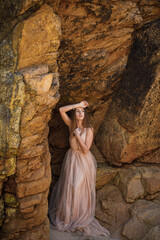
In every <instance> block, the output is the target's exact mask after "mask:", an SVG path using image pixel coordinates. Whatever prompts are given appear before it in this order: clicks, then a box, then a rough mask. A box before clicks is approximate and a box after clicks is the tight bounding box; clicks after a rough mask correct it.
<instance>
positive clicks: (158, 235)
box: [143, 226, 160, 240]
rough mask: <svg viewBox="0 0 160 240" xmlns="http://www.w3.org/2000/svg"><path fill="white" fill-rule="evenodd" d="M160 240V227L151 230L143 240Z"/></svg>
mask: <svg viewBox="0 0 160 240" xmlns="http://www.w3.org/2000/svg"><path fill="white" fill-rule="evenodd" d="M159 239H160V226H156V227H153V228H151V230H150V231H149V233H148V234H146V235H145V237H144V238H143V240H159Z"/></svg>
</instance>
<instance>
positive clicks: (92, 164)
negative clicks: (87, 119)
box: [48, 128, 110, 239]
mask: <svg viewBox="0 0 160 240" xmlns="http://www.w3.org/2000/svg"><path fill="white" fill-rule="evenodd" d="M86 133H87V128H85V129H84V131H83V132H82V133H81V137H82V139H83V141H84V142H85V138H86ZM69 141H70V147H71V148H70V149H69V150H68V151H67V153H66V155H65V158H64V160H63V164H62V170H61V174H60V178H59V180H58V182H57V184H56V185H55V186H54V188H53V191H52V194H51V199H50V205H49V212H48V215H49V219H50V226H51V228H56V229H58V230H60V231H75V230H79V231H81V232H83V235H84V236H99V235H104V236H106V237H107V238H106V239H109V235H110V233H109V232H108V230H107V229H105V228H104V227H102V226H101V225H100V224H99V222H98V221H97V220H96V219H95V218H94V215H95V201H96V194H95V182H96V168H97V164H96V160H95V158H94V156H93V155H92V153H91V152H90V151H89V152H88V153H87V154H85V153H83V152H82V151H81V148H80V146H79V145H78V142H77V140H76V137H75V136H74V134H71V135H70V138H69Z"/></svg>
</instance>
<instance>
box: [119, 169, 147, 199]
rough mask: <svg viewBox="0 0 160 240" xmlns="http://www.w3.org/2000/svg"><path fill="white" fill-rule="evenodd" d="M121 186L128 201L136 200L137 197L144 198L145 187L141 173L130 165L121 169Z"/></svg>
mask: <svg viewBox="0 0 160 240" xmlns="http://www.w3.org/2000/svg"><path fill="white" fill-rule="evenodd" d="M119 188H120V190H121V192H122V194H123V197H124V199H125V200H126V202H134V201H135V200H136V199H137V198H143V196H144V188H143V185H142V183H141V173H140V172H139V171H138V170H136V169H134V168H130V167H126V168H123V169H121V170H120V171H119Z"/></svg>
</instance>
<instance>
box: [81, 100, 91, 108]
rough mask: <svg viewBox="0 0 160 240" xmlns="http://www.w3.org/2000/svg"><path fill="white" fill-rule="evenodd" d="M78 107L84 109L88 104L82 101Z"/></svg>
mask: <svg viewBox="0 0 160 240" xmlns="http://www.w3.org/2000/svg"><path fill="white" fill-rule="evenodd" d="M80 106H81V107H83V108H85V107H87V106H89V104H88V102H86V101H82V102H81V103H80Z"/></svg>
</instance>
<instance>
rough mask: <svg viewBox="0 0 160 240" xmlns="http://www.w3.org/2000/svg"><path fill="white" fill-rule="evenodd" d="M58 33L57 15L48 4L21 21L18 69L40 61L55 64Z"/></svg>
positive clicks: (37, 63) (58, 21)
mask: <svg viewBox="0 0 160 240" xmlns="http://www.w3.org/2000/svg"><path fill="white" fill-rule="evenodd" d="M60 34H61V28H60V20H59V18H58V16H57V15H56V14H54V13H53V9H52V8H51V7H50V6H49V5H47V4H44V5H43V6H42V7H41V8H40V9H39V10H38V11H36V12H35V13H34V14H33V15H32V16H31V17H30V18H28V19H26V20H25V21H24V22H23V29H22V37H21V41H20V47H19V63H18V69H20V68H24V67H28V66H31V65H40V64H42V63H45V64H47V65H52V64H53V62H55V64H56V61H57V49H58V47H59V44H60V41H59V40H60Z"/></svg>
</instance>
